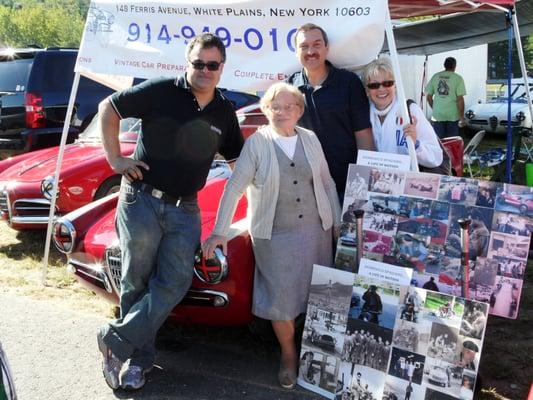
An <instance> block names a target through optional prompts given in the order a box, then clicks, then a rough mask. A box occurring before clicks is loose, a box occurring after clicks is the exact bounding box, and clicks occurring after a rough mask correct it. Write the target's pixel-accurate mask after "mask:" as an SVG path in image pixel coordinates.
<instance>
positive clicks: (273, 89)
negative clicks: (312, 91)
mask: <svg viewBox="0 0 533 400" xmlns="http://www.w3.org/2000/svg"><path fill="white" fill-rule="evenodd" d="M281 92H288V93H290V94H292V95H293V97H294V99H295V100H296V104H298V106H299V107H300V110H302V111H303V109H304V107H305V102H304V96H303V94H302V93H301V92H300V91H299V90H298V88H296V87H294V86H292V85H289V84H288V83H285V82H278V83H274V84H273V85H272V86H270V87H269V88H268V89H267V91H266V92H265V94H264V95H263V97H261V102H260V104H261V111H263V112H265V111H266V109H267V108H268V106H270V105H271V104H272V102H273V101H274V99H275V98H276V96H277V95H278V94H280V93H281Z"/></svg>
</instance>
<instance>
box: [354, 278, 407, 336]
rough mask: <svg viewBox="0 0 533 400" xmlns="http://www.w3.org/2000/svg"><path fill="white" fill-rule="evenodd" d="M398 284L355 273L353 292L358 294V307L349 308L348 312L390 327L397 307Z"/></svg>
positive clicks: (367, 320)
mask: <svg viewBox="0 0 533 400" xmlns="http://www.w3.org/2000/svg"><path fill="white" fill-rule="evenodd" d="M399 289H400V286H399V285H394V284H391V283H387V282H383V281H379V280H375V279H370V278H367V277H363V276H360V275H356V277H355V281H354V285H353V294H352V295H356V296H358V297H359V298H360V299H361V301H360V306H359V308H356V309H355V310H354V309H353V307H352V309H351V310H350V314H351V315H354V313H355V314H357V316H356V318H358V319H360V320H362V321H365V322H370V323H373V324H376V325H378V326H381V327H383V328H387V329H392V328H393V327H394V319H395V316H396V312H397V309H398V299H399V295H400V290H399Z"/></svg>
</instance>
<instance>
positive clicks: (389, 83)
mask: <svg viewBox="0 0 533 400" xmlns="http://www.w3.org/2000/svg"><path fill="white" fill-rule="evenodd" d="M392 85H394V81H383V82H371V83H367V84H366V87H367V88H369V89H379V87H380V86H383V87H391V86H392Z"/></svg>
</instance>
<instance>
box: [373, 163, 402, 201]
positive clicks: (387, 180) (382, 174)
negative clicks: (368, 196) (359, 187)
mask: <svg viewBox="0 0 533 400" xmlns="http://www.w3.org/2000/svg"><path fill="white" fill-rule="evenodd" d="M404 185H405V172H399V171H392V170H382V169H375V168H372V169H371V170H370V178H369V185H368V190H369V191H370V192H373V193H382V194H390V195H396V196H398V195H401V194H403V188H404Z"/></svg>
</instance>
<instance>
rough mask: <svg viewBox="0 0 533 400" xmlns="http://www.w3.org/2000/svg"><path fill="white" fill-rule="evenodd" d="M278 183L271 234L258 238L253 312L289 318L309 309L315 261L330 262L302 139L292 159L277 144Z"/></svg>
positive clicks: (328, 240) (328, 233)
mask: <svg viewBox="0 0 533 400" xmlns="http://www.w3.org/2000/svg"><path fill="white" fill-rule="evenodd" d="M274 148H275V149H276V157H277V159H278V164H279V172H280V186H279V196H278V201H277V203H276V213H275V216H274V223H273V227H272V237H271V239H257V238H256V239H254V241H253V250H254V255H255V280H254V296H253V306H252V312H253V314H254V315H257V316H258V317H261V318H264V319H269V320H277V321H286V320H291V319H294V318H295V317H297V316H298V315H299V314H300V313H302V312H305V311H306V308H307V299H308V297H309V285H310V284H311V275H312V273H313V264H321V265H327V266H329V265H331V262H332V243H331V241H332V232H331V229H328V230H327V231H324V230H323V229H322V223H321V220H320V216H319V215H318V209H317V205H316V199H315V194H314V190H313V175H312V173H311V167H310V166H309V163H308V161H307V158H306V156H305V152H304V148H303V146H302V142H301V139H300V138H298V140H297V142H296V151H295V153H294V157H293V160H290V159H289V158H288V157H287V155H286V154H285V153H284V152H283V150H281V148H280V147H279V146H278V145H277V144H274Z"/></svg>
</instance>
